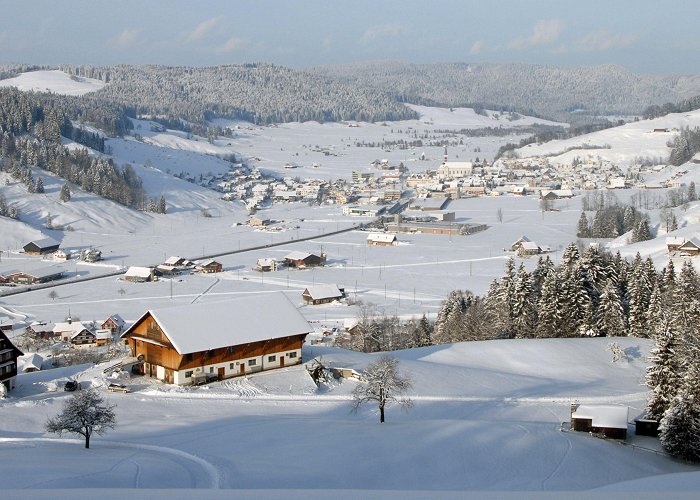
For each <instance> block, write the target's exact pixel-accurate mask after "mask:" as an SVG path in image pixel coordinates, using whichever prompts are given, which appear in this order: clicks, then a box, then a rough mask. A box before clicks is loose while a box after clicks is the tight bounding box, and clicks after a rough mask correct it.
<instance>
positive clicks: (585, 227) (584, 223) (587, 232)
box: [576, 212, 591, 238]
mask: <svg viewBox="0 0 700 500" xmlns="http://www.w3.org/2000/svg"><path fill="white" fill-rule="evenodd" d="M576 236H577V237H579V238H590V237H591V227H590V224H589V222H588V217H586V212H581V217H579V219H578V225H577V226H576Z"/></svg>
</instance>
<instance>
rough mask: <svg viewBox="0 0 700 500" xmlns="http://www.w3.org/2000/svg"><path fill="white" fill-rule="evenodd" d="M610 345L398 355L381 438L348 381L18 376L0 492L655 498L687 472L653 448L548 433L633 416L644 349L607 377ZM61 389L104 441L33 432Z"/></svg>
mask: <svg viewBox="0 0 700 500" xmlns="http://www.w3.org/2000/svg"><path fill="white" fill-rule="evenodd" d="M607 342H608V341H607V340H606V339H566V340H563V339H562V340H522V341H491V342H475V343H465V344H454V345H445V346H438V347H431V348H424V349H416V350H409V351H401V352H397V353H396V355H397V356H398V357H399V358H400V359H401V364H400V370H401V371H402V372H404V373H406V374H408V375H409V376H410V377H411V378H412V379H413V381H414V388H413V389H412V390H411V393H410V397H411V398H412V399H413V400H414V403H415V406H414V408H413V409H411V410H410V411H409V412H408V413H403V412H401V411H400V410H399V409H397V408H395V407H390V408H389V409H388V412H387V422H386V423H385V424H382V425H380V424H379V423H378V419H377V414H376V411H375V410H376V409H375V408H371V407H369V406H367V407H363V408H362V409H361V410H360V412H359V413H358V414H351V413H350V411H349V410H350V400H349V394H350V392H351V391H352V389H353V387H354V386H355V384H356V383H357V382H354V381H352V380H345V381H342V382H341V381H336V382H332V383H331V384H330V385H328V386H325V387H324V388H323V389H316V387H315V385H314V384H313V383H312V382H311V380H310V378H309V376H308V375H307V374H306V372H305V370H304V368H303V367H292V368H287V369H284V370H279V371H275V372H267V373H263V374H258V375H253V376H249V377H248V378H243V379H230V380H227V381H223V382H219V383H214V384H211V385H209V386H203V387H198V388H174V387H169V386H164V385H162V384H160V383H158V382H151V381H149V380H147V379H140V378H134V379H121V382H122V383H126V384H127V385H129V387H130V388H131V389H132V390H133V392H132V393H130V394H119V393H116V394H115V393H108V392H106V391H105V389H104V384H105V383H106V382H108V380H105V379H104V378H103V377H104V376H103V375H102V372H101V368H102V367H101V366H99V365H98V366H96V367H94V368H93V367H89V366H88V367H86V366H85V365H83V366H76V367H72V368H66V369H60V370H49V371H44V372H38V373H33V374H26V375H21V376H20V377H19V387H18V388H17V390H16V391H15V392H13V393H12V396H11V398H10V399H7V400H5V401H2V402H0V418H1V419H2V421H3V435H2V436H0V450H3V451H4V452H6V453H11V454H12V456H13V460H12V461H10V462H8V463H6V465H5V466H4V467H5V468H4V472H5V474H4V477H5V479H4V486H5V488H6V489H7V488H9V489H24V488H30V489H34V488H52V489H64V488H86V487H98V488H223V489H229V488H232V489H239V490H240V489H251V490H267V489H272V490H278V489H280V488H283V489H284V490H285V491H286V493H287V494H289V493H291V492H294V491H296V492H298V493H299V494H301V495H303V496H307V495H310V496H312V497H318V496H323V495H324V494H327V492H324V490H331V489H332V490H336V489H342V490H346V491H348V490H349V491H353V490H356V491H357V492H358V493H359V492H360V491H364V492H367V491H368V490H369V491H371V490H377V492H376V493H375V494H374V495H381V496H386V495H387V494H389V495H391V494H392V492H397V491H399V490H412V491H427V490H428V489H429V490H431V491H433V492H435V491H443V490H444V491H452V492H457V491H462V492H470V491H472V492H473V491H523V492H527V491H540V492H541V491H562V490H588V489H591V488H598V487H604V486H608V487H610V486H611V485H619V486H617V489H621V490H625V489H626V488H630V489H634V486H627V487H626V486H625V483H624V482H626V481H634V480H641V479H643V480H645V481H646V482H647V483H650V484H656V485H658V484H663V482H664V481H665V479H664V475H665V474H671V473H679V472H691V471H697V468H696V467H692V466H689V465H685V464H683V463H680V462H676V461H672V460H669V459H667V458H665V457H663V456H661V455H659V454H656V453H654V452H653V451H650V450H653V449H655V448H656V447H657V446H658V442H657V441H656V440H654V439H652V438H641V437H635V436H634V433H633V432H631V431H630V435H631V436H632V437H631V439H630V443H631V444H633V445H635V446H639V447H633V446H630V445H628V446H620V445H619V444H618V443H616V442H613V441H609V440H601V439H598V438H595V437H591V436H589V435H588V434H586V433H574V432H562V431H561V430H560V428H561V425H562V422H564V421H568V418H569V404H570V403H571V402H573V401H580V402H588V403H593V404H594V403H605V404H614V405H625V406H629V407H630V411H629V418H630V421H631V420H632V419H633V418H635V417H636V416H638V415H639V414H640V413H641V411H642V409H643V406H644V398H645V391H644V388H643V387H641V386H640V385H639V381H640V380H641V378H642V376H643V372H644V367H645V365H646V356H647V353H648V348H649V343H648V342H646V341H643V340H639V339H619V343H620V344H621V346H622V347H623V349H624V350H625V353H626V355H627V358H626V359H624V360H622V361H618V362H616V363H613V362H612V361H611V357H610V352H608V351H607V350H606V345H607ZM318 356H320V357H322V359H323V361H324V363H326V364H327V365H329V366H336V367H353V368H355V369H358V370H361V369H362V368H364V366H366V364H367V363H368V362H369V361H371V360H372V359H374V356H373V355H366V354H359V353H350V352H346V351H342V350H335V349H329V348H320V347H313V348H305V351H304V359H305V360H309V359H311V357H318ZM70 376H75V377H77V378H78V379H79V380H80V381H81V382H82V383H83V384H84V385H86V386H88V385H89V386H92V387H96V388H97V390H98V391H100V393H101V394H103V395H104V397H105V398H107V399H108V401H109V402H110V403H113V404H116V405H117V416H118V425H117V427H116V429H115V430H114V431H113V432H110V433H108V434H107V435H106V436H104V437H100V436H96V437H95V438H94V439H93V442H92V446H91V449H90V450H89V451H88V450H84V449H82V444H81V442H80V441H78V440H72V439H57V438H55V437H54V436H52V435H48V434H46V433H45V432H44V430H43V424H44V422H45V420H46V418H47V417H48V416H52V415H54V414H55V413H56V412H58V411H59V410H60V408H61V404H62V402H63V401H65V399H66V398H67V397H68V394H67V393H64V392H62V391H60V390H57V388H59V387H60V379H61V378H63V379H65V377H70ZM231 450H245V453H231ZM68 464H70V466H68ZM697 474H698V473H697V472H696V474H695V475H694V476H687V475H686V476H684V478H685V479H684V483H683V484H686V485H690V487H691V488H692V487H693V485H697V483H698V480H697ZM672 477H674V476H672ZM632 484H634V483H632ZM309 490H312V491H309ZM628 491H629V490H628ZM258 494H260V495H262V496H265V493H264V492H263V491H259V493H258ZM433 494H434V493H433ZM195 496H196V495H195Z"/></svg>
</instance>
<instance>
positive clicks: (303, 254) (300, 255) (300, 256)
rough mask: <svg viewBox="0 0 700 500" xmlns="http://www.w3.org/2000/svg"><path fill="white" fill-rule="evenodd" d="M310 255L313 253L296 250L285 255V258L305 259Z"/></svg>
mask: <svg viewBox="0 0 700 500" xmlns="http://www.w3.org/2000/svg"><path fill="white" fill-rule="evenodd" d="M310 256H311V254H310V253H309V252H300V251H298V250H295V251H293V252H290V253H288V254H287V255H285V256H284V258H285V259H286V260H304V259H306V258H307V257H310Z"/></svg>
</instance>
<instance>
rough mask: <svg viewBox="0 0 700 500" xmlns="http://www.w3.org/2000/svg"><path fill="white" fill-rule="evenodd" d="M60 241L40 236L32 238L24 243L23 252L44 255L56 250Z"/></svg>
mask: <svg viewBox="0 0 700 500" xmlns="http://www.w3.org/2000/svg"><path fill="white" fill-rule="evenodd" d="M60 244H61V243H60V242H58V241H56V240H54V239H53V238H48V237H47V238H41V239H38V240H32V241H30V242H29V243H27V244H26V245H24V253H25V254H27V255H44V254H48V253H53V252H55V251H56V250H58V247H59V245H60Z"/></svg>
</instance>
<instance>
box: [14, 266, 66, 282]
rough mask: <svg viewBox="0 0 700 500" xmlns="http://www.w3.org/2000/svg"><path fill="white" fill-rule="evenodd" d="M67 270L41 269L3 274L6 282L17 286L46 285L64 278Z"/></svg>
mask: <svg viewBox="0 0 700 500" xmlns="http://www.w3.org/2000/svg"><path fill="white" fill-rule="evenodd" d="M63 273H65V270H64V269H63V268H61V267H58V266H47V267H40V268H37V269H34V270H31V271H16V270H13V271H7V272H6V273H3V276H4V282H6V283H14V284H17V285H33V284H35V283H46V282H48V281H54V280H57V279H60V278H62V277H63Z"/></svg>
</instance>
